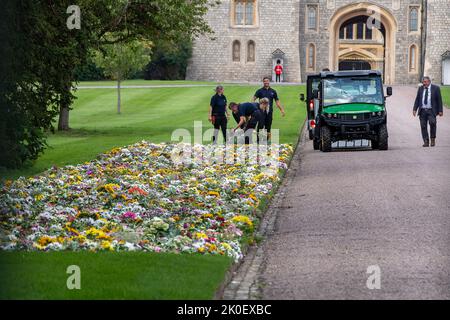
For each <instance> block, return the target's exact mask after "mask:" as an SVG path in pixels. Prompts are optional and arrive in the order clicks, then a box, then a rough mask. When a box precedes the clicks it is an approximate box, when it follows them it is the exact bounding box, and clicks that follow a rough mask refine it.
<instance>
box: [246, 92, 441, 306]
mask: <svg viewBox="0 0 450 320" xmlns="http://www.w3.org/2000/svg"><path fill="white" fill-rule="evenodd" d="M415 94H416V88H414V87H394V96H393V97H391V98H388V115H389V116H388V117H389V118H388V129H389V135H390V140H389V143H390V148H389V150H388V151H372V150H367V149H366V150H360V151H334V152H332V153H322V152H318V151H313V149H312V143H311V142H310V141H303V142H302V143H301V145H300V147H299V149H298V152H297V154H296V156H295V159H294V161H293V163H292V167H291V169H290V170H289V172H288V176H287V181H288V182H289V183H288V184H284V185H285V187H284V190H282V206H279V205H278V206H277V209H276V211H277V212H276V222H275V224H274V227H273V230H272V231H271V232H270V233H269V234H268V236H267V239H266V241H265V242H264V243H263V245H262V248H261V249H262V252H263V256H262V262H261V264H260V266H259V272H258V275H257V279H258V281H257V282H258V285H257V287H260V288H262V289H261V297H262V298H264V299H450V110H444V112H445V114H444V117H443V118H439V119H438V137H437V146H436V147H434V148H423V147H422V146H421V145H422V139H421V136H420V127H419V120H418V119H417V118H413V117H412V104H413V99H414V97H415ZM372 265H376V266H379V268H380V270H381V289H379V290H377V289H375V290H369V289H368V288H367V286H366V281H367V279H368V277H369V276H370V274H367V268H368V267H369V266H372ZM241 298H242V297H241Z"/></svg>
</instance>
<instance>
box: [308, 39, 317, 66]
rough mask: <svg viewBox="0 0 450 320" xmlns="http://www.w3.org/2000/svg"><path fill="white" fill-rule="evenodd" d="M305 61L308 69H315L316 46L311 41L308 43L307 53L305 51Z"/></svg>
mask: <svg viewBox="0 0 450 320" xmlns="http://www.w3.org/2000/svg"><path fill="white" fill-rule="evenodd" d="M306 57H307V61H306V65H307V67H308V71H315V70H316V46H315V45H314V44H312V43H310V44H309V45H308V53H307V56H306Z"/></svg>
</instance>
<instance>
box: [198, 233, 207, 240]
mask: <svg viewBox="0 0 450 320" xmlns="http://www.w3.org/2000/svg"><path fill="white" fill-rule="evenodd" d="M195 237H196V238H197V239H208V236H207V235H206V234H205V233H203V232H196V233H195Z"/></svg>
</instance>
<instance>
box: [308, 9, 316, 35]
mask: <svg viewBox="0 0 450 320" xmlns="http://www.w3.org/2000/svg"><path fill="white" fill-rule="evenodd" d="M307 14H308V19H307V21H308V29H309V30H317V6H315V5H314V6H308V7H307Z"/></svg>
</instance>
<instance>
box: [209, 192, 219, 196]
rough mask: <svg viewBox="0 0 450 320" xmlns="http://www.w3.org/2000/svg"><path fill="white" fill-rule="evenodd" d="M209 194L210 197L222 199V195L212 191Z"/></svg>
mask: <svg viewBox="0 0 450 320" xmlns="http://www.w3.org/2000/svg"><path fill="white" fill-rule="evenodd" d="M208 194H209V195H210V196H216V197H220V193H218V192H217V191H210V192H208Z"/></svg>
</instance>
